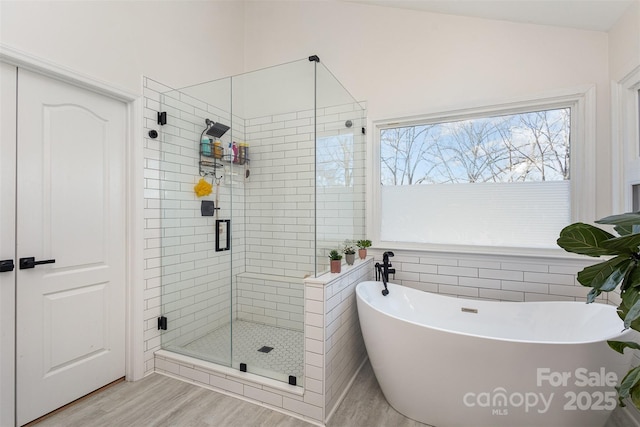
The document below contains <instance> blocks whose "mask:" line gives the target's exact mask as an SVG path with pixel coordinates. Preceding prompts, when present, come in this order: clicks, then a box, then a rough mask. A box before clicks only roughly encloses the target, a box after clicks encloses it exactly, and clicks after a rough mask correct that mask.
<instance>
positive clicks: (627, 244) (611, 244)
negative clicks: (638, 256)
mask: <svg viewBox="0 0 640 427" xmlns="http://www.w3.org/2000/svg"><path fill="white" fill-rule="evenodd" d="M600 245H601V246H602V247H603V248H606V249H609V250H610V251H611V253H612V254H613V253H615V254H625V253H628V254H635V253H638V247H639V246H640V234H630V235H628V236H623V237H614V238H613V239H609V240H605V241H604V242H602V243H601V244H600Z"/></svg>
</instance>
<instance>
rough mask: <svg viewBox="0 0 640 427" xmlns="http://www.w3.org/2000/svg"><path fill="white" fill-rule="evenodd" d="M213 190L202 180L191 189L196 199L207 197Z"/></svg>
mask: <svg viewBox="0 0 640 427" xmlns="http://www.w3.org/2000/svg"><path fill="white" fill-rule="evenodd" d="M212 189H213V185H211V184H209V183H208V182H207V181H205V180H204V178H200V181H198V183H197V184H196V186H195V187H193V190H194V191H195V192H196V194H197V195H198V197H203V196H208V195H209V194H211V191H212Z"/></svg>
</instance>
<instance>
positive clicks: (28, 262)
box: [20, 257, 56, 270]
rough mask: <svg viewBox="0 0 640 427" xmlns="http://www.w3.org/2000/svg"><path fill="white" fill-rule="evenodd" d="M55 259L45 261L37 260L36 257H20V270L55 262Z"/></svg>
mask: <svg viewBox="0 0 640 427" xmlns="http://www.w3.org/2000/svg"><path fill="white" fill-rule="evenodd" d="M54 262H56V260H55V259H45V260H43V261H36V259H35V258H34V257H27V258H20V270H24V269H26V268H34V267H35V266H36V265H42V264H53V263H54Z"/></svg>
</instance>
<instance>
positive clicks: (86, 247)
mask: <svg viewBox="0 0 640 427" xmlns="http://www.w3.org/2000/svg"><path fill="white" fill-rule="evenodd" d="M18 85H19V90H18V129H19V132H18V148H17V158H18V171H17V194H18V197H17V203H16V209H17V236H18V242H17V254H18V257H35V259H36V261H39V260H48V259H53V260H55V263H52V264H44V265H37V266H35V268H30V269H21V270H18V273H17V283H18V286H17V340H16V347H17V352H16V354H17V377H18V381H17V387H16V388H17V414H18V415H17V416H18V423H19V424H24V423H26V422H29V421H31V420H33V419H35V418H37V417H39V416H41V415H44V414H46V413H47V412H50V411H52V410H54V409H56V408H58V407H60V406H62V405H65V404H66V403H69V402H71V401H73V400H74V399H76V398H78V397H81V396H83V395H85V394H87V393H89V392H91V391H93V390H95V389H97V388H99V387H101V386H103V385H105V384H107V383H109V382H111V381H114V380H116V379H118V378H120V377H122V376H123V375H124V372H125V367H124V363H125V355H124V336H125V334H124V326H125V309H124V307H125V306H124V301H125V259H124V254H125V247H124V242H125V240H124V239H125V222H124V218H125V217H124V215H125V203H124V195H125V191H124V190H125V189H124V166H125V158H124V152H125V151H124V150H125V142H126V105H125V104H124V103H122V102H120V101H117V100H114V99H111V98H108V97H105V96H102V95H99V94H97V93H94V92H91V91H89V90H86V89H83V88H79V87H76V86H73V85H70V84H67V83H64V82H61V81H57V80H53V79H49V78H47V77H44V76H41V75H39V74H36V73H33V72H30V71H25V70H22V69H20V70H19V72H18Z"/></svg>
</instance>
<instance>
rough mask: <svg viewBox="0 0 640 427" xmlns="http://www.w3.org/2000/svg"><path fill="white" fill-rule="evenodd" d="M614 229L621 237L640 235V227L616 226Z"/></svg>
mask: <svg viewBox="0 0 640 427" xmlns="http://www.w3.org/2000/svg"><path fill="white" fill-rule="evenodd" d="M613 229H614V230H616V233H618V234H619V235H621V236H628V235H629V234H637V233H640V225H616V226H615V227H613Z"/></svg>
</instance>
